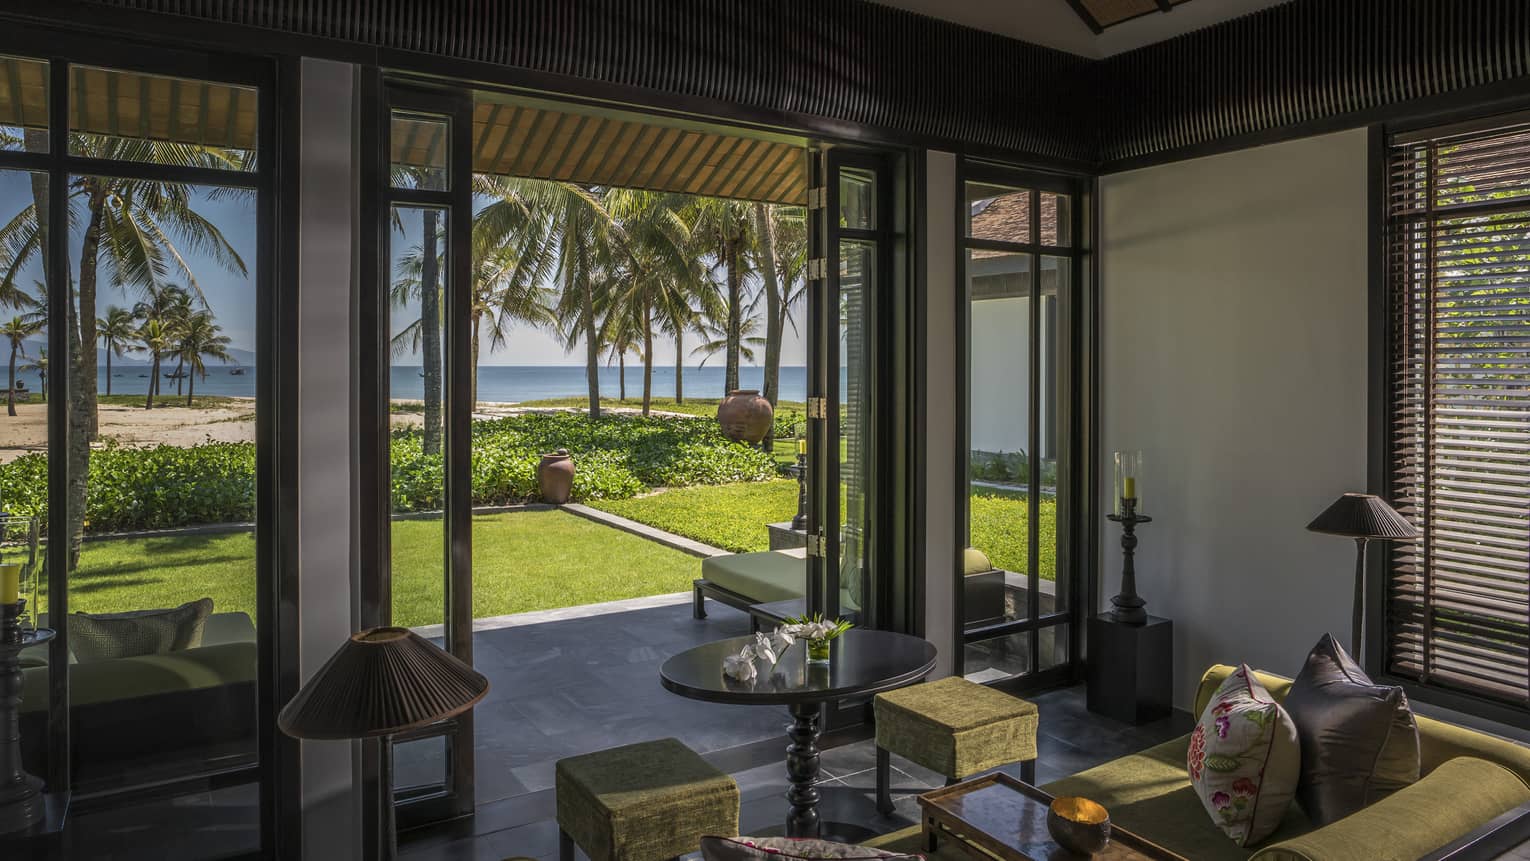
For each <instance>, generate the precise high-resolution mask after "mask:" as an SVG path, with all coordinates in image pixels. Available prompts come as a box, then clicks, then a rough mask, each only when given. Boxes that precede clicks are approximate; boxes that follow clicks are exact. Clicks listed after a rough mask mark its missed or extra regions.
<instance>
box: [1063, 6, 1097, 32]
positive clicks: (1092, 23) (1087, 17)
mask: <svg viewBox="0 0 1530 861" xmlns="http://www.w3.org/2000/svg"><path fill="white" fill-rule="evenodd" d="M1068 5H1069V6H1070V7H1072V9H1073V12H1074V14H1075V15H1078V17H1079V18H1080V19H1081V20H1083V22H1084V26H1085V27H1088V28H1089V32H1091V33H1093V34H1094V35H1096V36H1098V35H1100V34H1101V33H1103V32H1105V28H1104V27H1101V26H1100V22H1099V21H1096V20H1094V13H1092V12H1090V11H1089V7H1088V6H1085V5H1084V3H1083V0H1068Z"/></svg>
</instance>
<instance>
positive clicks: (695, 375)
mask: <svg viewBox="0 0 1530 861" xmlns="http://www.w3.org/2000/svg"><path fill="white" fill-rule="evenodd" d="M171 370H173V368H172V369H171ZM162 372H165V373H168V371H167V370H165V369H162ZM619 373H620V372H619V370H618V369H617V368H615V367H602V368H601V369H600V394H601V396H602V397H607V398H614V397H616V396H617V395H618V394H619V393H620V385H619V383H620V380H619V379H618V376H619ZM16 376H17V377H19V378H21V380H22V381H24V382H25V383H26V386H27V388H29V389H32V390H33V391H38V390H40V389H41V387H42V381H41V379H39V377H38V375H37V374H36V373H35V372H31V371H28V372H18V373H17V375H16ZM111 376H112V379H111V391H112V394H114V395H134V394H143V393H144V392H145V391H147V387H148V384H149V368H148V366H146V365H126V366H123V365H119V366H116V367H113V368H112V375H111ZM255 379H256V376H255V369H254V368H253V367H248V366H242V367H239V368H235V367H234V366H226V365H219V364H209V365H208V368H207V378H206V379H202V378H201V377H198V378H197V381H196V390H197V392H198V393H199V394H208V395H229V396H235V397H254V396H255ZM176 382H177V381H176V380H173V379H162V380H161V381H160V387H159V388H160V392H161V393H162V394H174V393H175V390H176ZM182 382H184V381H182ZM739 382H740V388H745V389H759V388H763V387H764V385H765V369H764V368H758V367H749V366H745V367H743V368H741V369H740V370H739ZM0 383H3V381H0ZM684 383H685V396H686V397H691V398H720V397H723V396H724V395H725V394H726V392H724V391H723V367H722V366H721V365H717V366H712V365H707V366H705V367H699V368H694V367H693V368H686V369H685V379H684ZM390 384H391V386H392V391H391V392H389V397H391V398H413V399H419V398H422V397H424V381H423V378H422V376H421V372H420V368H419V367H418V366H411V365H395V366H394V367H393V374H392V378H391V383H390ZM97 385H98V386H99V391H101V392H103V393H105V392H106V387H107V379H106V369H105V368H104V367H103V368H101V369H100V376H99V378H98V381H97ZM840 390H841V391H843V390H844V374H843V371H841V375H840ZM585 394H586V391H585V379H584V366H583V365H484V366H482V367H480V368H479V369H478V399H479V400H481V401H495V402H502V403H519V402H522V401H534V400H542V399H546V398H571V397H582V396H584V395H585ZM653 394H654V397H658V398H671V397H674V395H675V368H674V366H673V365H671V366H669V367H656V368H654V369H653ZM642 396H643V368H642V366H641V365H638V366H632V365H628V366H627V397H629V398H641V397H642ZM780 397H781V400H785V401H803V400H806V399H807V369H806V368H804V367H803V366H801V365H795V366H789V367H783V368H781V394H780Z"/></svg>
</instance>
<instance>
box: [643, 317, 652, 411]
mask: <svg viewBox="0 0 1530 861" xmlns="http://www.w3.org/2000/svg"><path fill="white" fill-rule="evenodd" d="M652 406H653V309H652V308H650V307H648V303H647V302H644V303H643V417H644V418H647V417H648V411H649V409H650V408H651V407H652Z"/></svg>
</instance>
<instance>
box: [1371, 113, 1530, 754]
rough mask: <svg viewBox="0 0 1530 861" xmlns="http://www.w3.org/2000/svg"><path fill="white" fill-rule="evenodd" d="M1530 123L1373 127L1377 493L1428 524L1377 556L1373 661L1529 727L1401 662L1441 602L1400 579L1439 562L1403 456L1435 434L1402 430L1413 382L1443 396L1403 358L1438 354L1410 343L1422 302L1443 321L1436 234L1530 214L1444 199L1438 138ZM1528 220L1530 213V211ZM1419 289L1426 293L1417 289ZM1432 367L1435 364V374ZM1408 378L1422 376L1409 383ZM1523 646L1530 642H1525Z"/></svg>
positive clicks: (1428, 698)
mask: <svg viewBox="0 0 1530 861" xmlns="http://www.w3.org/2000/svg"><path fill="white" fill-rule="evenodd" d="M1527 123H1530V115H1526V114H1523V113H1520V114H1503V115H1497V116H1489V117H1480V116H1478V117H1471V116H1466V117H1463V116H1461V115H1459V114H1457V115H1452V116H1448V117H1441V118H1434V119H1433V120H1432V121H1431V120H1428V119H1425V120H1415V121H1405V122H1399V123H1397V124H1395V125H1393V126H1382V125H1375V126H1372V127H1371V128H1370V143H1369V199H1370V201H1371V206H1370V229H1369V234H1370V243H1369V245H1370V248H1369V299H1370V309H1371V312H1370V321H1369V340H1370V347H1371V349H1370V373H1369V377H1370V397H1369V425H1370V434H1369V439H1370V443H1371V449H1370V457H1369V460H1370V468H1369V483H1370V490H1371V491H1372V492H1374V493H1378V494H1380V495H1382V496H1383V497H1385V498H1387V499H1389V501H1392V502H1393V504H1395V505H1398V506H1399V507H1400V509H1401V510H1402V511H1403V513H1404V514H1405V515H1407V516H1410V518H1412V519H1414V520H1415V523H1416V525H1423V526H1424V527H1425V528H1424V529H1422V530H1421V532H1422V534H1421V537H1420V539H1419V540H1418V542H1408V543H1398V546H1396V547H1392V548H1389V550H1390V552H1387V553H1373V554H1370V557H1369V566H1368V570H1367V584H1366V598H1367V605H1366V606H1367V609H1366V637H1365V657H1366V663H1367V666H1369V667H1373V668H1377V672H1376V676H1377V677H1378V679H1379V680H1384V681H1386V682H1387V683H1390V684H1398V685H1401V686H1402V687H1403V688H1404V690H1405V691H1406V692H1407V693H1408V695H1409V697H1410V698H1412V699H1414V700H1416V701H1419V702H1424V703H1429V704H1432V705H1437V706H1439V707H1442V708H1447V709H1450V710H1452V711H1457V712H1461V713H1463V714H1468V715H1473V716H1476V717H1480V718H1484V719H1487V720H1492V721H1496V722H1500V723H1504V724H1510V725H1515V726H1522V725H1524V723H1525V720H1526V717H1527V715H1530V699H1527V698H1523V697H1521V698H1515V697H1509V696H1503V695H1494V694H1493V693H1492V692H1490V691H1488V690H1486V689H1485V688H1482V687H1480V686H1476V685H1473V684H1470V683H1465V684H1463V683H1462V680H1461V679H1459V678H1457V679H1451V678H1438V677H1435V676H1434V674H1432V673H1429V672H1421V671H1420V669H1421V667H1420V666H1419V665H1418V664H1417V662H1416V661H1399V654H1398V648H1397V646H1398V643H1399V642H1400V640H1398V639H1397V637H1398V636H1399V635H1401V634H1406V633H1407V631H1406V630H1405V628H1406V627H1407V626H1412V627H1413V628H1414V629H1417V628H1418V624H1417V623H1419V621H1420V619H1421V618H1432V617H1433V615H1434V613H1433V611H1432V610H1430V609H1429V608H1430V607H1431V606H1432V604H1431V603H1430V600H1429V599H1428V598H1427V588H1428V587H1427V583H1426V585H1425V592H1424V594H1419V593H1418V591H1417V590H1416V589H1413V587H1411V586H1407V584H1406V583H1404V582H1403V581H1401V580H1399V579H1398V578H1399V577H1403V578H1406V577H1409V576H1413V577H1423V578H1426V580H1427V578H1428V576H1429V570H1430V569H1429V567H1428V566H1424V567H1422V568H1420V567H1417V566H1413V564H1412V551H1415V550H1419V549H1422V548H1424V547H1427V546H1428V542H1430V538H1431V531H1432V530H1431V529H1430V528H1429V526H1428V524H1427V522H1426V521H1425V520H1423V519H1422V518H1419V517H1418V512H1417V510H1416V509H1417V507H1418V506H1419V505H1420V504H1422V506H1424V507H1427V506H1428V505H1429V504H1430V503H1429V501H1428V496H1427V495H1426V496H1425V497H1424V498H1423V499H1422V500H1421V499H1420V498H1418V496H1417V492H1416V491H1412V490H1410V489H1409V485H1417V484H1419V483H1420V480H1419V479H1416V478H1410V477H1409V475H1408V472H1409V469H1410V468H1409V467H1408V466H1406V465H1404V464H1403V463H1402V460H1401V457H1400V455H1402V454H1404V453H1405V452H1402V451H1401V449H1402V448H1404V447H1405V446H1408V447H1413V448H1417V446H1423V447H1425V448H1427V447H1429V446H1432V445H1433V442H1434V441H1433V440H1431V439H1424V440H1415V441H1414V442H1415V443H1417V446H1411V445H1410V444H1409V441H1408V440H1407V439H1406V438H1405V437H1406V433H1404V432H1402V431H1399V426H1398V424H1397V423H1398V422H1400V421H1407V418H1406V415H1405V413H1406V410H1405V408H1404V405H1403V404H1402V403H1401V398H1402V397H1403V392H1402V390H1403V389H1405V388H1409V389H1412V392H1411V396H1413V397H1415V398H1418V397H1422V398H1425V399H1426V400H1427V399H1432V397H1433V383H1432V381H1429V380H1426V381H1425V382H1423V383H1419V382H1417V381H1416V378H1417V374H1407V375H1404V374H1402V373H1401V372H1402V371H1403V370H1405V368H1404V367H1402V365H1400V364H1399V363H1404V364H1405V363H1408V362H1410V361H1411V362H1414V363H1415V364H1416V363H1417V362H1418V361H1424V362H1426V363H1428V362H1430V361H1431V359H1430V358H1429V357H1430V356H1433V355H1434V350H1433V344H1434V341H1433V339H1431V343H1430V345H1429V348H1426V349H1423V352H1422V355H1421V356H1415V355H1413V354H1414V353H1416V352H1418V351H1417V350H1413V349H1411V348H1410V346H1409V344H1407V343H1405V342H1406V341H1408V340H1413V341H1415V342H1416V341H1417V338H1416V337H1414V336H1413V335H1410V334H1409V330H1412V331H1414V332H1416V331H1417V327H1416V326H1414V325H1413V324H1412V323H1410V322H1409V320H1410V319H1411V318H1412V316H1414V312H1413V311H1412V310H1410V309H1409V308H1413V307H1421V306H1415V305H1413V303H1416V302H1422V303H1423V306H1427V307H1425V309H1424V310H1425V311H1426V312H1427V314H1428V319H1427V323H1428V325H1427V326H1426V329H1427V328H1428V326H1432V325H1433V323H1434V321H1433V317H1432V315H1433V313H1434V312H1432V311H1428V308H1431V307H1433V306H1434V305H1435V304H1436V303H1435V298H1436V297H1435V295H1434V290H1435V288H1436V286H1437V277H1438V275H1439V264H1438V260H1437V259H1436V258H1435V256H1434V255H1435V250H1434V248H1433V246H1434V245H1435V243H1436V241H1437V240H1436V239H1435V238H1434V237H1435V236H1436V228H1437V226H1438V225H1439V223H1440V222H1441V221H1442V220H1445V219H1449V218H1452V217H1460V216H1472V215H1479V216H1494V215H1498V216H1503V215H1510V216H1514V215H1520V214H1523V213H1530V197H1520V198H1512V199H1510V200H1509V201H1508V202H1494V203H1486V204H1476V205H1473V204H1470V203H1467V204H1464V205H1461V204H1457V205H1455V206H1451V207H1442V206H1438V205H1437V201H1438V196H1437V194H1436V192H1437V190H1438V184H1437V183H1438V178H1437V177H1436V176H1435V171H1436V169H1435V167H1434V166H1433V165H1434V164H1435V163H1436V159H1435V158H1434V156H1436V155H1437V154H1438V142H1439V141H1440V140H1441V139H1460V138H1461V137H1462V136H1473V135H1481V134H1483V133H1490V132H1491V131H1492V130H1494V129H1503V128H1508V127H1515V126H1525V125H1526V124H1527ZM1409 147H1411V148H1413V149H1415V150H1422V151H1423V160H1422V161H1421V162H1419V165H1420V166H1421V168H1422V170H1423V173H1422V174H1420V176H1421V177H1422V179H1421V180H1418V182H1417V183H1415V188H1414V190H1413V192H1411V193H1412V194H1415V195H1416V197H1417V199H1418V200H1419V201H1420V203H1419V204H1418V205H1417V206H1412V207H1404V206H1400V205H1397V203H1396V195H1397V194H1399V193H1400V191H1399V189H1401V188H1403V186H1404V185H1406V183H1402V182H1401V181H1400V177H1399V176H1398V172H1397V170H1395V169H1394V166H1395V165H1396V161H1397V160H1398V159H1399V158H1400V157H1401V156H1402V153H1403V151H1404V149H1405V148H1409ZM1419 183H1421V184H1419ZM1520 185H1521V186H1530V170H1527V171H1526V172H1525V179H1524V181H1523V182H1521V183H1520ZM1524 217H1525V218H1527V219H1530V215H1526V216H1524ZM1457 229H1458V228H1457ZM1409 236H1412V237H1413V239H1414V240H1418V241H1422V242H1423V243H1424V246H1425V251H1424V252H1423V253H1424V254H1425V255H1426V258H1427V259H1426V260H1425V261H1424V263H1423V264H1422V266H1423V267H1424V270H1423V271H1424V274H1423V276H1422V282H1423V283H1422V287H1420V283H1419V281H1420V279H1418V278H1414V279H1413V280H1412V281H1408V282H1407V283H1405V281H1407V279H1406V278H1405V277H1404V272H1405V271H1414V272H1417V271H1419V270H1418V268H1417V267H1418V265H1420V264H1419V263H1418V260H1417V259H1413V260H1412V261H1411V263H1409V262H1408V260H1407V259H1406V258H1407V257H1408V255H1409V254H1410V253H1411V254H1412V256H1413V257H1414V258H1416V257H1417V253H1413V252H1409V250H1408V245H1407V243H1408V241H1409V239H1408V237H1409ZM1404 264H1406V265H1404ZM1417 292H1423V293H1424V294H1425V295H1423V296H1422V297H1419V296H1415V295H1414V294H1415V293H1417ZM1405 302H1408V303H1409V308H1405V307H1404V303H1405ZM1431 373H1432V372H1429V371H1427V369H1426V372H1425V375H1426V376H1428V375H1429V374H1431ZM1405 376H1406V377H1408V378H1411V379H1414V380H1415V382H1413V383H1406V382H1405V379H1404V377H1405ZM1429 414H1430V415H1432V414H1433V407H1430V408H1429ZM1417 426H1418V427H1420V428H1422V429H1421V430H1419V433H1425V434H1428V429H1427V428H1428V426H1431V422H1429V421H1424V422H1421V423H1417ZM1433 462H1434V459H1433V456H1432V455H1431V456H1430V457H1429V458H1426V459H1425V460H1424V461H1423V462H1422V463H1420V464H1417V465H1416V466H1417V468H1421V469H1425V470H1428V469H1430V468H1431V465H1432V464H1433ZM1424 481H1425V482H1427V481H1428V479H1424ZM1425 492H1426V494H1427V491H1425ZM1425 552H1426V553H1427V552H1429V551H1427V550H1425ZM1410 572H1411V573H1410ZM1527 573H1530V572H1527ZM1400 588H1401V589H1403V591H1411V592H1413V593H1414V594H1413V595H1412V597H1409V596H1408V595H1401V593H1400V592H1399V591H1398V590H1399V589H1400ZM1404 599H1405V600H1404ZM1405 604H1412V605H1418V606H1421V607H1423V608H1424V610H1423V617H1419V616H1418V613H1417V612H1412V613H1407V612H1403V611H1404V610H1406V609H1407V607H1406V606H1404V605H1405ZM1405 616H1407V617H1408V618H1404V617H1405ZM1426 627H1427V626H1426ZM1422 636H1424V637H1425V638H1428V637H1430V636H1431V634H1430V633H1429V631H1428V630H1423V631H1422ZM1520 648H1521V649H1523V648H1524V646H1523V644H1521V646H1520ZM1415 657H1416V656H1415Z"/></svg>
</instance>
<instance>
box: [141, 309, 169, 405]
mask: <svg viewBox="0 0 1530 861" xmlns="http://www.w3.org/2000/svg"><path fill="white" fill-rule="evenodd" d="M138 340H139V341H141V342H142V343H143V348H144V350H145V351H147V352H148V354H149V356H150V357H151V359H150V363H149V393H148V395H147V397H146V399H145V400H144V402H143V408H144V409H146V410H152V409H154V395H155V393H156V392H158V391H159V361H160V358H161V357H162V356H164V355H165V353H166V352H168V351H169V350H170V345H171V344H173V343H174V342H175V335H174V333H173V332H172V331H171V328H170V326H168V325H167V324H166V323H165V322H164V321H163V320H156V319H151V320H147V321H145V322H144V324H143V325H142V326H140V327H139V328H138Z"/></svg>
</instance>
